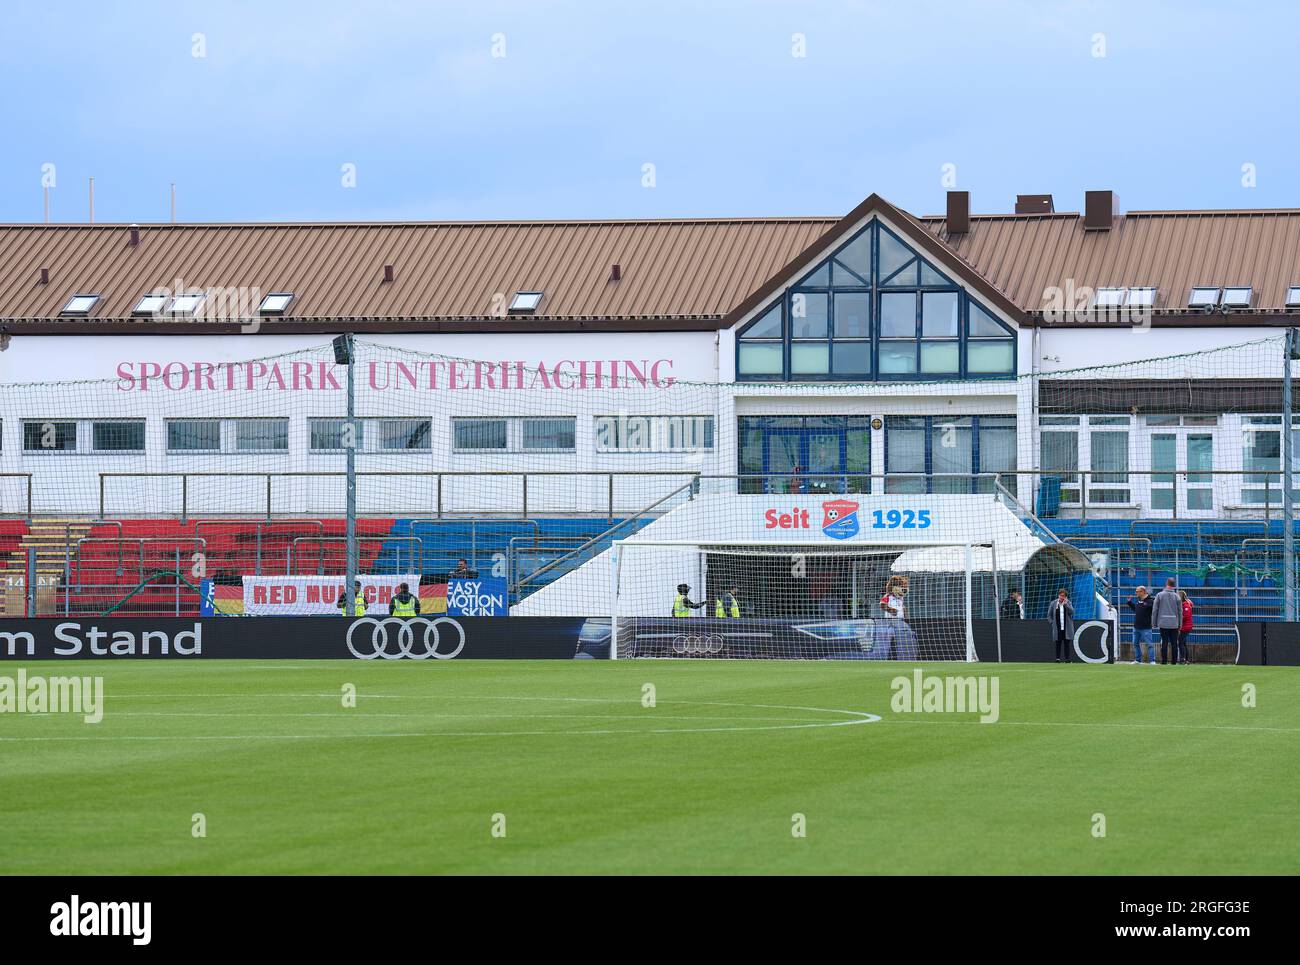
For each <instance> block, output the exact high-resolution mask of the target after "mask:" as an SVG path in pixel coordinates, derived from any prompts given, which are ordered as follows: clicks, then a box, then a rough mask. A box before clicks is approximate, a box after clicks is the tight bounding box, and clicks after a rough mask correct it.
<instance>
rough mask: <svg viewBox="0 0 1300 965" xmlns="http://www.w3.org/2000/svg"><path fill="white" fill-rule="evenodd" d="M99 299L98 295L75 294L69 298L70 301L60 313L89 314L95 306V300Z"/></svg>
mask: <svg viewBox="0 0 1300 965" xmlns="http://www.w3.org/2000/svg"><path fill="white" fill-rule="evenodd" d="M97 301H99V296H98V295H73V296H72V297H71V298H69V299H68V303H67V304H66V305H64V306H63V310H62V311H61V312H59V314H60V315H89V314H90V310H91V309H92V308H94V307H95V302H97Z"/></svg>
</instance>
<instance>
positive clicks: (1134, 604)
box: [1124, 586, 1156, 666]
mask: <svg viewBox="0 0 1300 965" xmlns="http://www.w3.org/2000/svg"><path fill="white" fill-rule="evenodd" d="M1154 603H1155V600H1154V599H1153V598H1152V596H1151V594H1150V593H1148V592H1147V588H1146V587H1145V586H1139V587H1138V588H1137V590H1136V592H1135V593H1134V595H1133V596H1132V597H1131V598H1130V599H1128V600H1126V601H1124V605H1125V606H1126V607H1128V608H1129V609H1130V610H1132V611H1133V662H1134V663H1142V661H1143V657H1144V655H1145V656H1146V657H1147V660H1148V663H1149V664H1150V665H1151V666H1155V662H1156V644H1155V640H1154V638H1153V637H1152V634H1151V607H1152V605H1153V604H1154Z"/></svg>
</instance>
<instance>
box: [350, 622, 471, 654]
mask: <svg viewBox="0 0 1300 965" xmlns="http://www.w3.org/2000/svg"><path fill="white" fill-rule="evenodd" d="M366 624H369V625H370V637H369V642H368V644H367V641H366V637H365V634H360V635H359V640H360V643H359V648H358V642H357V640H354V636H357V628H358V627H361V626H364V625H366ZM389 624H395V625H396V626H397V633H396V634H395V635H394V636H395V638H396V639H395V640H394V639H393V638H391V637H390V636H389V633H388V627H389ZM443 625H446V626H447V627H448V628H450V629H454V630H455V631H456V634H457V637H458V640H457V642H456V649H454V650H452V651H451V652H450V653H443V652H441V651H440V650H439V649H438V646H439V644H441V643H442V626H443ZM417 627H423V628H424V637H423V641H422V642H421V644H420V645H419V647H417V645H416V642H415V630H416V628H417ZM448 636H450V634H448ZM347 640H348V650H350V651H351V652H352V656H354V657H356V658H357V659H358V660H374V659H375V658H376V657H383V658H384V659H385V660H401V659H402V658H403V657H410V658H411V659H412V660H428V659H429V658H430V657H433V658H434V659H435V660H451V659H452V658H453V657H455V656H457V655H459V654H460V652H461V651H462V650H464V649H465V628H464V627H462V626H461V625H460V624H459V623H457V622H456V621H455V620H453V619H452V618H451V617H436V618H434V619H432V620H430V619H428V618H427V617H414V618H411V619H402V618H401V617H384V618H383V619H382V620H381V619H379V618H378V617H362V618H361V619H360V620H354V621H353V622H352V625H351V626H350V627H348V637H347ZM390 642H393V643H394V645H395V646H396V652H394V651H393V650H392V649H391V648H390V647H389V643H390Z"/></svg>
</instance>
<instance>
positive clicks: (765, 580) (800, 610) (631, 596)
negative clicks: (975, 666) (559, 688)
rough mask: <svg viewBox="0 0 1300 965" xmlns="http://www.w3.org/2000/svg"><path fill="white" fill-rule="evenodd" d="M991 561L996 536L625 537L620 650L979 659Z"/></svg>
mask: <svg viewBox="0 0 1300 965" xmlns="http://www.w3.org/2000/svg"><path fill="white" fill-rule="evenodd" d="M991 564H992V565H995V558H994V556H993V547H992V544H991V543H987V542H985V543H904V544H899V543H889V544H885V543H879V544H872V543H855V544H853V545H851V546H843V547H839V546H827V545H826V544H824V543H819V544H814V545H797V544H772V543H763V544H752V543H720V542H703V541H698V542H692V541H663V540H644V539H635V538H633V539H626V540H618V541H615V543H614V546H613V553H612V565H611V584H612V586H611V600H612V608H611V614H610V615H611V635H610V655H611V656H612V657H614V658H616V659H622V658H629V657H718V658H769V659H842V660H960V661H975V660H976V659H978V658H977V656H976V651H975V630H974V618H975V613H976V611H977V609H978V602H977V595H978V594H986V593H987V592H988V591H989V589H990V588H995V587H996V582H994V583H992V584H991V585H990V583H989V580H990V578H991V576H992V574H990V573H987V572H985V571H986V570H987V569H988V567H989V566H990V565H991ZM977 577H978V578H977ZM994 592H996V589H994ZM996 602H997V601H994V602H993V605H994V608H995V609H996ZM985 609H987V607H985Z"/></svg>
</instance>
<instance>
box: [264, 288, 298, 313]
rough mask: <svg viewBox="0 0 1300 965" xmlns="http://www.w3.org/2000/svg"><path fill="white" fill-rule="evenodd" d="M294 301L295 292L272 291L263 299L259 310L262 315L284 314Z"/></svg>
mask: <svg viewBox="0 0 1300 965" xmlns="http://www.w3.org/2000/svg"><path fill="white" fill-rule="evenodd" d="M292 301H293V292H272V293H271V294H269V295H267V296H266V297H265V298H263V299H262V304H260V305H259V306H258V307H257V311H258V314H261V315H283V314H284V313H285V310H286V309H287V308H288V307H289V303H290V302H292Z"/></svg>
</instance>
